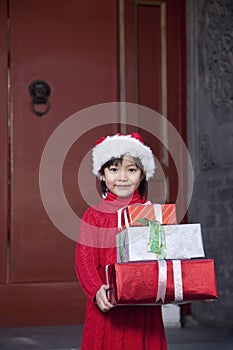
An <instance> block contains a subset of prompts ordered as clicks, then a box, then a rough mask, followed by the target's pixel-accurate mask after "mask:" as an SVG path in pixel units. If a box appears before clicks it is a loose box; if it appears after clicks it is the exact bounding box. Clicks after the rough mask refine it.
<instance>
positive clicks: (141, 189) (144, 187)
mask: <svg viewBox="0 0 233 350" xmlns="http://www.w3.org/2000/svg"><path fill="white" fill-rule="evenodd" d="M123 158H124V156H121V157H119V158H111V159H110V160H109V161H107V162H106V163H104V165H102V167H101V169H100V174H101V175H102V176H103V175H104V169H106V168H110V166H111V165H118V164H122V161H123ZM133 160H134V162H135V164H136V166H137V167H138V168H140V169H141V171H142V172H143V170H142V169H143V167H142V165H141V162H140V160H139V159H138V158H133ZM101 191H102V194H103V195H104V196H105V195H106V192H107V186H106V183H105V181H104V180H101ZM138 193H139V195H140V197H141V199H142V198H143V197H145V198H147V193H148V183H147V180H146V177H143V179H142V180H141V182H140V185H139V186H138Z"/></svg>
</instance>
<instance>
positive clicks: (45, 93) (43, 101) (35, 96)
mask: <svg viewBox="0 0 233 350" xmlns="http://www.w3.org/2000/svg"><path fill="white" fill-rule="evenodd" d="M50 92H51V89H50V86H49V84H48V83H46V82H45V81H43V80H33V81H32V82H31V84H30V85H29V93H30V95H31V97H32V109H33V111H34V113H35V114H36V115H38V116H39V117H41V116H43V115H44V114H46V113H48V111H49V110H50V102H49V100H48V97H49V96H50ZM37 105H45V108H44V109H43V110H39V109H38V108H37V107H36V106H37Z"/></svg>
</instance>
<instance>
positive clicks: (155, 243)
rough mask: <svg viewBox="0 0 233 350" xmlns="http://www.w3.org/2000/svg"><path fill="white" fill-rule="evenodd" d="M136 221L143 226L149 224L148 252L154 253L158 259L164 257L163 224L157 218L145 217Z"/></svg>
mask: <svg viewBox="0 0 233 350" xmlns="http://www.w3.org/2000/svg"><path fill="white" fill-rule="evenodd" d="M137 221H138V222H139V223H141V224H143V225H144V226H149V237H148V252H151V253H154V254H156V258H157V259H158V260H163V259H166V239H165V232H164V228H163V225H161V224H160V222H159V221H157V220H149V219H147V218H142V219H138V220H137Z"/></svg>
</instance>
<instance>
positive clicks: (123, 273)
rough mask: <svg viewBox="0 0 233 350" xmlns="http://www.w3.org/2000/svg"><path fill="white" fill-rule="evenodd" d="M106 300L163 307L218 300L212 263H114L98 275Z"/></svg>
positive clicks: (122, 303)
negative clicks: (103, 284)
mask: <svg viewBox="0 0 233 350" xmlns="http://www.w3.org/2000/svg"><path fill="white" fill-rule="evenodd" d="M100 275H101V277H102V280H103V283H106V284H109V285H110V290H109V295H108V296H109V300H110V301H111V302H116V303H117V304H120V305H127V304H153V305H156V304H164V303H173V302H177V303H181V302H183V301H192V300H201V299H215V298H217V297H218V292H217V287H216V277H215V269H214V260H213V259H193V260H190V259H189V260H160V261H153V262H149V261H148V262H132V263H119V264H118V263H115V264H111V265H107V266H106V267H105V268H102V270H101V271H100Z"/></svg>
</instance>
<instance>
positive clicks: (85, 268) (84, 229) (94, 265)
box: [75, 208, 103, 302]
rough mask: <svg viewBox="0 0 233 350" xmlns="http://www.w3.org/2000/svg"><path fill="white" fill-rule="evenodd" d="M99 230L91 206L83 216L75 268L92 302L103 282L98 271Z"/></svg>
mask: <svg viewBox="0 0 233 350" xmlns="http://www.w3.org/2000/svg"><path fill="white" fill-rule="evenodd" d="M97 230H98V228H97V226H96V223H95V212H94V210H93V209H92V208H89V209H87V211H86V212H85V214H84V216H83V218H82V223H81V227H80V232H79V237H78V242H77V247H76V255H75V270H76V275H77V277H78V280H79V283H80V285H81V287H82V289H83V291H84V292H85V294H86V295H87V297H88V298H89V299H90V300H91V301H92V302H95V296H96V292H97V291H98V290H99V288H100V287H101V285H102V284H103V283H102V281H101V279H100V276H99V273H98V266H99V250H98V248H97V245H96V239H97V237H96V236H97V235H96V233H97Z"/></svg>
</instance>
